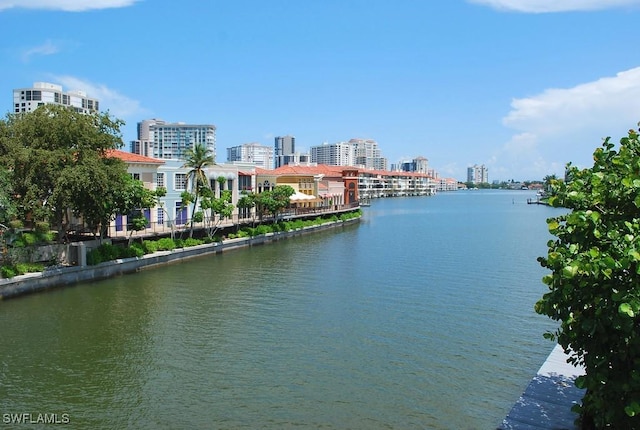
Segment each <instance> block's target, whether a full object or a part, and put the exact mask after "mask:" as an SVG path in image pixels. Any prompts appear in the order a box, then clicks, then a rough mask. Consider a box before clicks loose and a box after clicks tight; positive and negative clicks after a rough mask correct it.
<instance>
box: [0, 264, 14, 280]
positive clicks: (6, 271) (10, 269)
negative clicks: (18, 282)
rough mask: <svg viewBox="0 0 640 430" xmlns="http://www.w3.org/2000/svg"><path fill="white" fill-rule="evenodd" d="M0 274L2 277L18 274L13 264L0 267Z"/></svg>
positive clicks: (11, 276)
mask: <svg viewBox="0 0 640 430" xmlns="http://www.w3.org/2000/svg"><path fill="white" fill-rule="evenodd" d="M0 274H2V277H3V278H13V277H14V276H16V275H17V274H18V272H17V271H16V268H15V267H14V266H2V267H0Z"/></svg>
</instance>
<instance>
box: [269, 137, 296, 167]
mask: <svg viewBox="0 0 640 430" xmlns="http://www.w3.org/2000/svg"><path fill="white" fill-rule="evenodd" d="M274 152H275V160H274V161H275V164H274V167H275V168H276V169H277V168H278V167H280V166H286V165H287V164H289V162H290V159H291V156H293V155H294V154H295V153H296V138H295V137H294V136H290V135H287V136H276V138H275V143H274Z"/></svg>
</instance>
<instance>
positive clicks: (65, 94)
mask: <svg viewBox="0 0 640 430" xmlns="http://www.w3.org/2000/svg"><path fill="white" fill-rule="evenodd" d="M45 104H53V105H60V106H67V107H69V108H71V109H74V110H75V111H76V112H81V113H85V114H88V113H94V112H99V111H100V104H99V101H98V100H97V99H94V98H91V97H88V96H87V94H86V93H84V92H83V91H63V90H62V86H61V85H56V84H51V83H49V82H35V83H34V84H33V86H32V87H29V88H17V89H14V90H13V112H14V113H23V112H33V111H34V110H35V109H36V108H38V107H39V106H43V105H45Z"/></svg>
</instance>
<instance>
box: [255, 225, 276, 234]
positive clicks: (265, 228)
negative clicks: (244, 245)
mask: <svg viewBox="0 0 640 430" xmlns="http://www.w3.org/2000/svg"><path fill="white" fill-rule="evenodd" d="M271 232H272V230H271V226H269V225H267V224H260V225H259V226H257V227H256V228H255V235H256V236H258V235H260V234H267V233H271Z"/></svg>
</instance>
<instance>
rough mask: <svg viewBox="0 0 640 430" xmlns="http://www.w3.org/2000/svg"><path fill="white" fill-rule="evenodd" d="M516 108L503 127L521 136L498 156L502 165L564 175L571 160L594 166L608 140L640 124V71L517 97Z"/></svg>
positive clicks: (520, 169)
mask: <svg viewBox="0 0 640 430" xmlns="http://www.w3.org/2000/svg"><path fill="white" fill-rule="evenodd" d="M511 108H512V109H511V111H510V112H509V113H508V114H507V116H506V117H504V118H503V124H504V125H505V126H507V127H509V128H512V129H514V130H515V131H517V133H515V134H514V135H513V136H512V137H511V139H510V140H509V141H508V142H507V143H505V144H504V146H503V147H502V148H501V150H500V151H499V153H498V154H497V155H496V157H497V161H496V165H498V164H499V165H502V166H505V165H506V166H511V167H510V169H511V170H512V171H515V172H529V173H530V174H532V175H533V174H537V176H539V177H543V176H545V175H547V174H557V175H562V173H563V170H564V166H565V165H566V163H567V162H572V163H573V164H575V165H578V166H582V167H590V166H591V165H592V158H591V157H592V154H593V151H594V150H595V149H596V148H597V147H598V146H599V145H600V144H601V142H602V138H604V137H606V136H611V137H612V142H613V143H617V142H618V141H619V138H620V137H623V136H625V135H626V132H627V130H628V129H629V128H632V127H635V126H636V124H637V123H638V121H639V120H640V67H638V68H634V69H630V70H626V71H624V72H620V73H618V74H617V75H615V76H613V77H605V78H601V79H598V80H597V81H594V82H589V83H585V84H580V85H577V86H575V87H573V88H564V89H557V88H554V89H548V90H545V91H543V92H542V93H541V94H538V95H535V96H532V97H528V98H522V99H515V100H513V101H512V103H511ZM532 178H533V176H532Z"/></svg>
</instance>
